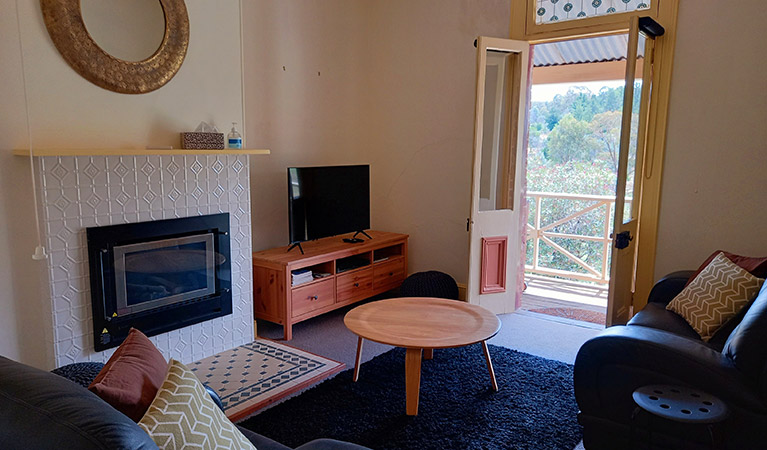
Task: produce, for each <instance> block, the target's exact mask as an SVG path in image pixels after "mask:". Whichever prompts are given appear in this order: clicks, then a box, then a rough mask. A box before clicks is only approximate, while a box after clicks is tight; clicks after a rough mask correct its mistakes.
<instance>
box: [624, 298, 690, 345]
mask: <svg viewBox="0 0 767 450" xmlns="http://www.w3.org/2000/svg"><path fill="white" fill-rule="evenodd" d="M628 324H629V325H640V326H643V327H648V328H655V329H656V330H663V331H668V332H670V333H674V334H676V335H678V336H682V337H686V338H690V339H695V340H696V341H699V340H700V335H699V334H698V333H697V332H696V331H695V330H694V329H693V328H692V327H691V326H690V324H689V323H687V321H686V320H684V319H683V318H682V316H680V315H679V314H677V313H675V312H673V311H669V310H667V309H666V305H664V304H662V303H648V304H647V305H646V306H645V307H644V308H642V310H641V311H639V312H638V313H636V315H634V317H632V318H631V320H629V323H628Z"/></svg>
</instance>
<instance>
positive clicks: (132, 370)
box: [88, 328, 168, 422]
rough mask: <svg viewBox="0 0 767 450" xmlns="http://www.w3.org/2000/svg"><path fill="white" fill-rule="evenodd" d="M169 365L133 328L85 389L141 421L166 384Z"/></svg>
mask: <svg viewBox="0 0 767 450" xmlns="http://www.w3.org/2000/svg"><path fill="white" fill-rule="evenodd" d="M167 371H168V362H167V361H165V358H164V357H163V356H162V353H160V351H159V350H157V347H155V346H154V344H152V342H151V341H150V340H149V338H147V337H146V335H144V333H142V332H140V331H139V330H137V329H135V328H131V330H130V332H129V333H128V337H127V338H126V339H125V341H123V343H122V344H120V346H119V347H117V350H116V351H115V352H114V354H113V355H112V357H111V358H109V361H107V363H106V365H104V368H103V369H101V372H99V374H98V375H96V378H95V379H94V380H93V383H91V385H90V386H88V389H90V390H91V391H92V392H94V393H95V394H96V395H98V396H99V397H101V399H103V400H104V401H106V402H107V403H109V404H110V405H112V407H114V408H115V409H116V410H118V411H120V412H122V413H123V414H125V415H126V416H128V417H130V418H131V419H133V421H134V422H138V421H139V420H141V417H143V416H144V413H145V412H146V410H147V409H148V408H149V405H150V404H152V400H154V397H155V395H157V390H158V389H160V386H162V382H163V380H165V374H166V373H167Z"/></svg>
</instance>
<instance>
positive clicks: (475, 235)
mask: <svg viewBox="0 0 767 450" xmlns="http://www.w3.org/2000/svg"><path fill="white" fill-rule="evenodd" d="M529 51H530V46H529V45H528V43H527V42H523V41H512V40H508V39H499V38H490V37H484V36H482V37H479V38H478V39H477V90H476V103H475V112H474V114H475V116H474V163H473V168H472V187H471V215H470V217H469V223H468V231H469V277H468V280H469V282H468V287H467V300H468V301H469V302H470V303H474V304H478V305H480V306H483V307H485V308H487V309H489V310H491V311H493V312H494V313H496V314H501V313H507V312H512V311H514V309H515V302H516V292H517V274H518V271H519V267H520V264H521V255H520V249H521V245H520V240H521V236H522V235H521V231H520V212H521V210H522V208H521V203H522V197H521V194H522V193H521V192H520V191H521V190H520V188H519V185H520V181H521V180H522V177H523V176H524V174H522V173H520V168H521V167H522V164H521V161H520V160H519V158H521V157H522V155H523V154H524V152H522V151H518V150H519V149H521V148H522V145H523V139H524V132H523V130H524V125H525V114H526V104H527V99H526V97H527V84H528V83H527V76H528V65H529V61H530V58H529Z"/></svg>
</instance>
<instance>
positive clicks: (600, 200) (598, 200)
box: [525, 192, 631, 284]
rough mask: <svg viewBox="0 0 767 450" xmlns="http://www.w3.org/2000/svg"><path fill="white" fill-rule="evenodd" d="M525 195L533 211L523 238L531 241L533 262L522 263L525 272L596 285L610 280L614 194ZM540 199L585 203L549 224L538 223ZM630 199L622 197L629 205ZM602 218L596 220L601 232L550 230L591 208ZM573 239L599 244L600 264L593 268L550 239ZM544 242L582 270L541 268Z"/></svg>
mask: <svg viewBox="0 0 767 450" xmlns="http://www.w3.org/2000/svg"><path fill="white" fill-rule="evenodd" d="M527 197H528V198H529V199H530V202H531V205H530V206H531V210H533V211H534V213H533V217H534V219H533V224H532V225H530V224H529V223H528V224H527V239H528V240H531V239H532V242H533V261H532V264H525V271H526V272H530V273H537V274H541V275H554V276H558V277H562V278H569V279H573V280H581V281H592V282H596V283H600V284H608V283H609V282H610V253H611V249H612V238H611V237H610V236H611V233H612V218H613V209H614V207H615V197H614V196H609V195H580V194H565V193H558V192H557V193H552V192H528V193H527ZM544 199H554V200H565V201H571V202H578V203H582V204H586V206H583V207H579V208H576V210H575V211H574V212H571V213H570V214H568V215H567V216H565V217H563V218H561V219H557V220H555V221H553V222H551V223H545V224H544V223H541V221H542V219H541V209H542V208H541V203H542V201H543V200H544ZM630 202H631V199H628V198H627V199H626V203H627V204H630ZM599 210H601V212H600V216H601V217H602V220H601V223H600V229H601V233H599V235H597V236H594V235H581V234H568V233H559V232H556V231H554V230H555V229H556V228H557V227H559V226H562V225H566V224H567V223H568V222H570V221H573V220H575V219H578V218H583V217H584V215H585V214H587V213H589V212H591V211H599ZM557 238H558V239H574V240H581V241H591V242H599V243H601V249H602V254H601V267H600V268H596V267H594V265H595V264H593V262H592V264H589V263H588V262H587V261H584V260H583V259H582V258H581V257H579V256H578V255H575V254H573V253H572V252H570V251H569V250H567V249H566V248H564V247H563V246H562V245H559V244H557V243H556V242H554V241H553V240H552V239H557ZM542 242H545V243H546V244H547V245H548V246H549V247H550V248H551V249H553V251H554V252H557V253H561V254H562V255H564V256H565V257H566V258H567V259H568V260H570V261H572V262H573V263H575V264H576V265H577V266H579V267H581V268H582V269H583V270H584V271H585V273H584V272H575V271H572V270H567V269H563V268H561V267H544V266H542V265H541V258H540V251H541V243H542Z"/></svg>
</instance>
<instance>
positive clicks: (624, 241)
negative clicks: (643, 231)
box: [615, 230, 634, 250]
mask: <svg viewBox="0 0 767 450" xmlns="http://www.w3.org/2000/svg"><path fill="white" fill-rule="evenodd" d="M633 240H634V237H633V236H631V233H629V231H628V230H626V231H621V232H620V233H618V234H616V235H615V248H617V249H618V250H622V249H624V248H626V247H628V246H629V242H631V241H633Z"/></svg>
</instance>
